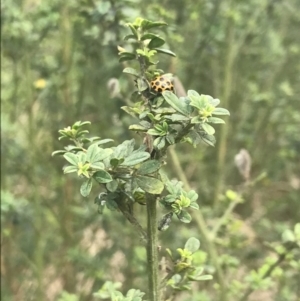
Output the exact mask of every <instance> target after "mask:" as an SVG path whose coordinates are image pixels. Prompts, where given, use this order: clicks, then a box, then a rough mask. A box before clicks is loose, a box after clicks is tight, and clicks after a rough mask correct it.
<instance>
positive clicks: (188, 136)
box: [53, 18, 229, 301]
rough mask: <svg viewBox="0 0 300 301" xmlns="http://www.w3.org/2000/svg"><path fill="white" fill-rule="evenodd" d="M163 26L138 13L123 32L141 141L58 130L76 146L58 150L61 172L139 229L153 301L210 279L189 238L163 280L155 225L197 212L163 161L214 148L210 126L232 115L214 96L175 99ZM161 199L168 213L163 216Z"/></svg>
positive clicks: (134, 294)
mask: <svg viewBox="0 0 300 301" xmlns="http://www.w3.org/2000/svg"><path fill="white" fill-rule="evenodd" d="M166 25H167V24H166V23H164V22H152V21H149V20H145V19H142V18H137V19H136V20H135V22H133V23H129V24H128V28H129V29H130V31H131V33H130V34H129V35H127V36H126V37H125V41H126V45H125V46H124V47H119V48H118V50H119V61H120V62H127V61H129V63H132V67H126V68H125V69H124V70H123V72H124V73H126V74H129V75H131V76H132V77H133V80H134V83H135V87H136V90H135V91H133V93H132V97H131V99H132V102H133V105H132V106H124V107H122V109H123V110H124V111H125V112H127V113H128V114H129V115H131V116H132V117H134V118H135V120H137V121H136V122H135V123H134V124H132V125H131V126H130V127H129V130H131V131H133V132H139V133H140V134H141V135H142V136H143V137H144V139H143V141H142V143H140V144H139V143H138V142H136V141H135V140H134V139H132V140H126V141H124V142H123V143H121V144H119V145H117V146H114V145H113V140H112V139H109V138H107V137H105V138H104V139H103V138H100V137H90V136H88V135H87V134H88V133H89V132H88V131H87V130H86V129H85V126H87V125H89V124H90V122H89V121H85V122H81V121H78V122H75V123H74V124H73V125H72V126H69V127H67V128H65V129H62V130H60V131H59V133H60V137H59V139H68V140H69V141H71V142H72V144H71V145H68V146H66V147H65V149H64V150H59V151H55V152H54V153H53V154H62V155H63V157H64V158H65V159H66V161H67V162H68V165H67V166H65V167H64V173H66V174H67V173H73V172H74V173H77V175H78V177H79V178H80V179H82V181H83V182H82V184H81V187H80V193H81V195H82V196H84V197H88V196H89V195H90V193H91V191H92V187H93V186H96V185H97V186H96V187H95V189H94V190H95V193H96V194H97V197H96V199H95V203H96V204H97V206H98V211H99V212H100V213H101V212H102V211H103V210H104V209H105V208H107V209H109V210H116V211H119V212H121V213H122V214H123V215H124V216H125V217H126V219H127V220H128V221H129V222H130V223H131V224H132V225H133V226H134V228H135V230H136V231H137V233H138V235H139V236H140V238H141V242H142V243H144V244H145V246H146V249H147V267H148V288H149V289H148V299H149V300H152V301H157V300H167V299H168V296H169V295H170V294H173V291H180V290H188V289H190V285H191V282H192V281H200V280H208V279H211V278H212V276H211V275H203V274H202V272H203V268H202V267H201V266H195V265H193V253H194V252H196V251H197V250H198V249H199V247H200V242H199V240H198V239H196V238H193V237H192V238H190V239H189V240H188V241H187V243H186V244H185V246H184V248H183V249H178V250H177V251H178V256H173V254H172V252H171V251H170V250H167V253H168V254H169V257H170V260H171V261H172V262H173V267H172V268H171V269H170V270H169V271H168V272H167V275H166V276H165V277H164V278H163V279H161V280H160V279H158V262H159V259H158V254H157V249H158V243H157V237H158V230H160V231H165V230H167V229H168V227H169V226H170V224H171V221H172V219H173V218H177V219H179V220H180V221H181V222H183V223H189V222H190V221H191V219H192V218H191V215H190V213H189V212H190V210H197V209H199V205H198V203H197V198H198V195H197V193H196V192H195V191H194V190H189V191H186V190H185V189H184V188H183V185H182V183H181V182H179V181H176V180H169V179H168V178H167V176H166V175H165V174H164V172H163V166H164V165H165V164H166V163H165V158H166V152H167V149H168V147H169V146H171V145H175V144H178V143H189V144H191V145H193V146H194V147H196V146H197V145H198V144H200V143H201V142H204V143H206V144H208V145H211V146H213V145H214V144H215V137H214V133H215V129H214V127H213V126H212V124H218V123H224V121H223V120H222V119H221V118H219V117H216V116H219V115H229V112H228V111H227V110H226V109H223V108H220V107H218V105H219V104H220V100H219V99H216V98H213V97H211V96H209V95H203V94H199V93H198V92H196V91H194V90H189V91H188V92H187V96H185V97H178V96H177V95H176V91H174V87H173V81H172V74H165V73H164V71H163V70H161V69H158V68H157V65H158V63H159V62H158V60H157V59H158V58H159V59H161V60H162V59H163V58H164V56H175V54H174V53H173V52H172V51H170V50H169V49H166V48H161V47H162V46H163V45H164V44H165V40H164V39H163V38H162V37H161V36H160V35H159V34H158V32H159V30H160V29H164V28H165V27H166ZM175 88H176V87H175ZM100 135H101V136H103V133H100ZM107 145H109V146H107ZM158 204H160V205H161V207H162V208H163V210H164V211H165V212H164V214H163V216H162V217H161V218H160V219H159V220H158V217H157V206H158ZM141 205H142V206H143V205H146V206H145V208H146V209H145V211H146V215H147V227H146V229H144V228H143V227H142V225H141V224H140V222H139V216H135V214H134V210H133V207H134V206H141ZM116 214H119V213H116ZM167 287H168V289H166V288H167ZM107 292H113V294H114V295H111V298H113V297H118V300H142V297H143V295H144V294H143V293H141V292H140V291H138V290H130V291H129V292H128V293H127V295H126V296H123V295H122V294H121V293H120V292H118V291H116V287H115V286H114V285H113V284H112V283H107V284H106V286H105V287H103V288H102V289H101V290H100V291H99V292H98V293H96V294H95V296H99V297H101V296H102V297H103V295H105V294H107ZM122 298H123V299H122Z"/></svg>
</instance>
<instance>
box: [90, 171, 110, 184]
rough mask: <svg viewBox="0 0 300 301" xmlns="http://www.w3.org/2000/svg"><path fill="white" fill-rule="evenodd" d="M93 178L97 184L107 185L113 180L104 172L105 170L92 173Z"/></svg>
mask: <svg viewBox="0 0 300 301" xmlns="http://www.w3.org/2000/svg"><path fill="white" fill-rule="evenodd" d="M93 178H94V179H95V180H96V181H97V182H98V183H109V182H111V181H112V180H113V179H112V177H111V175H110V174H109V173H108V172H107V171H105V170H99V171H97V172H95V173H94V175H93Z"/></svg>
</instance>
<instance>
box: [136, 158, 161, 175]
mask: <svg viewBox="0 0 300 301" xmlns="http://www.w3.org/2000/svg"><path fill="white" fill-rule="evenodd" d="M160 166H161V164H160V162H159V161H157V160H149V161H146V162H144V163H142V164H141V166H140V168H139V169H138V173H139V174H140V175H148V174H151V173H153V172H155V171H157V170H158V169H159V168H160Z"/></svg>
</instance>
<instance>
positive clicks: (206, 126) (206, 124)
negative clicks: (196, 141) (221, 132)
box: [201, 123, 215, 135]
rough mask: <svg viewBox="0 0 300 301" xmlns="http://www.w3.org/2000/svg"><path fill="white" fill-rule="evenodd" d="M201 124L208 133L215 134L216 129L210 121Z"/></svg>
mask: <svg viewBox="0 0 300 301" xmlns="http://www.w3.org/2000/svg"><path fill="white" fill-rule="evenodd" d="M201 126H202V128H203V130H204V131H205V132H206V133H207V134H208V135H213V134H214V133H215V129H214V128H213V127H212V126H211V125H209V124H208V123H202V124H201Z"/></svg>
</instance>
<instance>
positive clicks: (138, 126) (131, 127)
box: [129, 124, 147, 132]
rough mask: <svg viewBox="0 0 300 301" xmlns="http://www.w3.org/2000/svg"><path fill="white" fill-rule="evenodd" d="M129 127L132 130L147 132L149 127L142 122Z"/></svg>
mask: <svg viewBox="0 0 300 301" xmlns="http://www.w3.org/2000/svg"><path fill="white" fill-rule="evenodd" d="M129 129H130V130H131V131H136V132H146V131H147V129H146V128H145V127H143V126H142V125H140V124H132V125H130V126H129Z"/></svg>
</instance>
